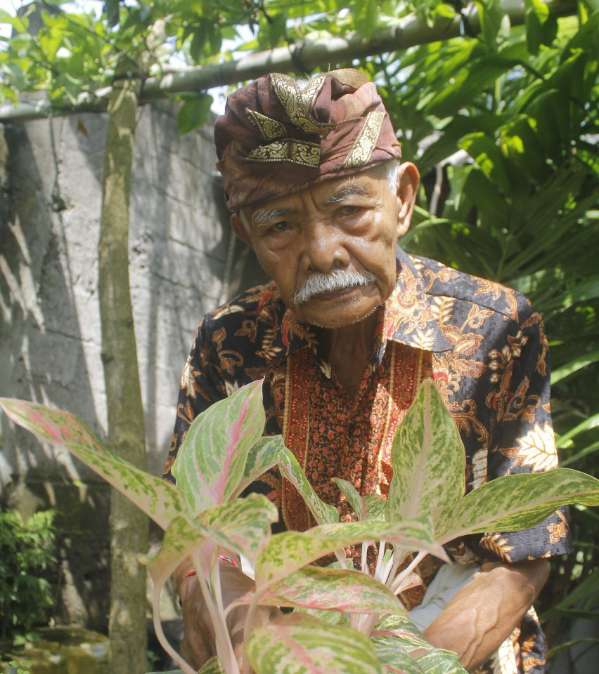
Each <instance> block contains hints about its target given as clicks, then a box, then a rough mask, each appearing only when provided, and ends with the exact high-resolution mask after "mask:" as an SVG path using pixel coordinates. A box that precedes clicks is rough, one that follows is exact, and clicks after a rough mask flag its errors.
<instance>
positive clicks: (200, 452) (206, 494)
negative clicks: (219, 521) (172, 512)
mask: <svg viewBox="0 0 599 674" xmlns="http://www.w3.org/2000/svg"><path fill="white" fill-rule="evenodd" d="M264 423H265V416H264V407H263V404H262V380H259V381H255V382H252V383H251V384H248V385H247V386H243V387H242V388H240V389H239V390H238V391H236V392H235V393H234V394H233V395H231V396H229V397H228V398H225V399H224V400H220V401H219V402H217V403H214V404H213V405H211V406H210V407H209V408H208V409H207V410H205V411H204V412H202V414H200V415H199V416H197V417H196V418H195V419H194V421H193V423H192V424H191V426H190V428H189V430H188V431H187V433H186V435H185V439H184V440H183V443H182V444H181V447H180V449H179V453H178V454H177V458H176V460H175V463H174V464H173V467H172V473H173V475H174V476H175V479H176V480H177V486H178V489H179V490H180V491H181V493H182V494H183V496H184V498H185V500H186V502H187V504H188V507H189V508H190V510H191V511H192V513H194V514H196V513H199V512H201V511H202V510H205V509H206V508H210V507H211V506H214V505H218V504H220V503H222V502H223V501H226V500H228V499H229V498H231V497H232V496H233V495H234V493H235V491H236V489H237V487H238V486H239V483H240V482H241V481H242V479H243V476H244V470H245V464H246V461H247V457H248V454H249V452H250V450H251V449H252V447H253V446H254V445H255V444H256V443H257V442H258V440H260V438H261V436H262V433H263V431H264Z"/></svg>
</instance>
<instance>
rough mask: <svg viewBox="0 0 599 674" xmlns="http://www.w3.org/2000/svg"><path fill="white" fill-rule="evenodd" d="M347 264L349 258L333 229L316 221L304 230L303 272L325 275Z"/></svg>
mask: <svg viewBox="0 0 599 674" xmlns="http://www.w3.org/2000/svg"><path fill="white" fill-rule="evenodd" d="M348 264H349V256H348V255H347V252H346V250H345V248H344V247H343V245H342V240H341V236H340V235H339V232H338V231H337V230H336V228H335V227H332V226H331V225H327V223H325V222H322V221H318V222H312V223H310V225H309V226H307V227H306V228H305V229H304V250H303V260H302V266H303V267H304V270H305V271H317V272H321V273H323V274H327V273H328V272H331V271H333V270H334V269H343V268H344V267H346V266H347V265H348Z"/></svg>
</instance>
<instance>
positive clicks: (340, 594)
mask: <svg viewBox="0 0 599 674" xmlns="http://www.w3.org/2000/svg"><path fill="white" fill-rule="evenodd" d="M259 603H260V604H261V605H266V606H290V607H294V608H297V607H299V608H314V609H320V610H336V611H344V612H346V613H400V612H402V611H403V607H402V605H401V604H400V602H399V600H398V599H397V597H396V596H395V595H394V594H393V593H392V592H391V591H390V590H389V589H388V588H386V587H385V586H384V585H382V584H381V583H379V582H378V581H376V580H374V578H371V577H370V576H368V575H366V574H363V573H360V572H359V571H351V570H346V569H331V568H324V567H320V566H307V567H305V568H304V569H301V570H300V571H296V572H295V573H292V574H291V575H289V576H288V577H287V578H285V579H284V580H282V581H280V582H279V583H277V584H276V585H273V586H271V587H270V589H269V590H268V591H267V592H266V593H264V594H261V595H260V602H259Z"/></svg>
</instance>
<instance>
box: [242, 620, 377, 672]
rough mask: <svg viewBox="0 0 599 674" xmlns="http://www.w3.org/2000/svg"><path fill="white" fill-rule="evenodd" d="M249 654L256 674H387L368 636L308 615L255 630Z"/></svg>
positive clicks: (249, 643) (248, 648) (248, 644)
mask: <svg viewBox="0 0 599 674" xmlns="http://www.w3.org/2000/svg"><path fill="white" fill-rule="evenodd" d="M246 653H247V656H248V658H249V661H250V664H251V666H252V668H253V670H254V671H255V672H256V674H289V672H293V673H294V674H357V673H358V672H359V674H383V669H382V666H381V664H380V663H379V660H378V658H377V657H376V654H375V652H374V648H373V646H372V644H371V643H370V641H369V639H368V637H366V636H364V635H363V634H361V633H360V632H357V631H356V630H353V629H351V628H349V627H336V626H333V625H323V624H322V623H321V622H319V621H316V620H314V619H310V618H308V617H307V616H293V617H292V618H290V619H286V620H283V621H281V622H280V623H276V624H271V625H268V626H267V627H261V628H258V629H256V630H254V631H253V632H252V635H251V636H250V639H249V641H248V643H247V645H246Z"/></svg>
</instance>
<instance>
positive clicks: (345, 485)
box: [333, 477, 364, 519]
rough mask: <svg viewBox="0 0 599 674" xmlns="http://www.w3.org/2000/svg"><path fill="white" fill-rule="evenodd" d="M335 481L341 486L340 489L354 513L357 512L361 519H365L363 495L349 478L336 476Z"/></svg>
mask: <svg viewBox="0 0 599 674" xmlns="http://www.w3.org/2000/svg"><path fill="white" fill-rule="evenodd" d="M333 482H334V483H335V484H336V485H337V487H339V491H340V492H341V493H342V494H343V496H345V498H346V499H347V502H348V503H349V505H350V507H351V509H352V510H353V511H354V513H356V515H358V517H359V518H360V519H364V518H363V516H362V515H363V511H364V508H363V505H362V497H361V496H360V494H359V493H358V490H357V489H356V488H355V487H354V485H353V484H352V483H351V482H348V481H347V480H342V479H341V478H340V477H334V478H333Z"/></svg>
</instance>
